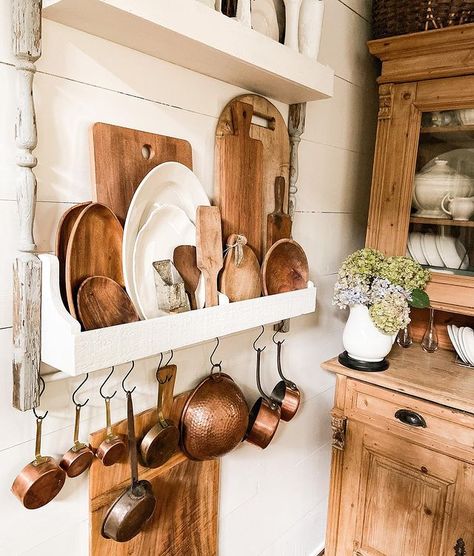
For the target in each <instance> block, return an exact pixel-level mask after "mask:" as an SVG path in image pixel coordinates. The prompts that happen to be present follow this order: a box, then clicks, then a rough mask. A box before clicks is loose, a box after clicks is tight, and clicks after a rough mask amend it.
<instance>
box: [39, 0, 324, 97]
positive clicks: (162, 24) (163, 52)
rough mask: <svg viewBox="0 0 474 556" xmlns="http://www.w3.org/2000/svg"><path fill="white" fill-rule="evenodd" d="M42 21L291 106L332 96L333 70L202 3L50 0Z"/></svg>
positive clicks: (193, 0) (180, 0) (179, 0)
mask: <svg viewBox="0 0 474 556" xmlns="http://www.w3.org/2000/svg"><path fill="white" fill-rule="evenodd" d="M43 16H44V17H45V18H46V19H50V20H52V21H56V22H58V23H62V24H64V25H67V26H69V27H74V28H76V29H79V30H81V31H85V32H86V33H90V34H91V35H95V36H97V37H101V38H103V39H107V40H109V41H112V42H115V43H118V44H121V45H123V46H127V47H129V48H133V49H134V50H137V51H140V52H144V53H145V54H149V55H151V56H154V57H156V58H160V59H162V60H166V61H167V62H171V63H173V64H177V65H179V66H182V67H185V68H188V69H191V70H193V71H196V72H198V73H201V74H204V75H208V76H210V77H214V78H216V79H219V80H221V81H225V82H226V83H230V84H233V85H237V86H239V87H242V88H244V89H247V90H249V91H252V92H255V93H259V94H261V95H264V96H268V97H270V98H272V99H275V100H279V101H281V102H285V103H287V104H294V103H299V102H307V101H312V100H318V99H322V98H328V97H331V96H332V95H333V87H334V71H333V70H332V69H331V68H329V67H328V66H324V65H322V64H320V63H319V62H317V61H316V60H312V59H310V58H308V57H306V56H303V55H302V54H299V53H298V52H295V51H293V50H291V49H290V48H288V47H286V46H284V45H282V44H280V43H278V42H276V41H273V40H272V39H270V38H268V37H266V36H264V35H262V34H260V33H258V32H256V31H254V30H252V29H249V28H246V27H244V26H243V25H241V24H240V23H238V22H237V21H235V20H233V19H230V18H228V17H226V16H225V15H223V14H221V13H219V12H217V11H214V10H212V9H209V8H208V7H206V6H205V5H204V4H202V3H200V2H197V1H196V0H80V1H79V0H43Z"/></svg>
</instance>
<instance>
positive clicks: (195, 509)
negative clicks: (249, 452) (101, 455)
mask: <svg viewBox="0 0 474 556" xmlns="http://www.w3.org/2000/svg"><path fill="white" fill-rule="evenodd" d="M188 395H189V393H186V394H180V395H179V396H176V397H175V398H174V401H173V408H172V411H171V419H172V420H173V421H174V422H175V423H178V422H179V419H180V416H181V412H182V410H183V407H184V404H185V402H186V399H187V397H188ZM124 403H125V402H124ZM156 418H157V417H156V408H153V409H150V410H148V411H145V412H143V413H140V414H138V415H137V416H136V417H135V429H136V433H137V437H138V438H140V437H141V436H143V435H144V434H145V433H146V432H147V431H148V430H149V429H150V427H151V426H153V425H154V424H155V423H156ZM114 430H115V431H117V432H118V433H121V434H125V435H126V433H127V422H126V420H125V421H121V422H120V423H118V424H117V425H116V426H114ZM105 435H106V431H105V429H102V430H100V431H97V432H95V433H93V434H91V435H90V437H89V441H90V445H91V446H92V447H93V448H97V446H98V445H99V444H100V443H101V442H102V440H103V439H104V438H105ZM139 476H140V479H146V480H147V481H150V483H151V484H152V486H153V491H154V493H155V495H156V498H157V509H156V510H155V514H154V515H153V517H152V518H151V520H150V521H149V523H148V524H147V526H146V527H145V529H144V530H143V531H142V532H141V533H140V534H139V535H137V536H136V537H135V538H134V539H132V540H131V541H129V542H126V543H116V542H114V541H112V540H110V539H104V538H103V537H102V536H101V534H100V531H101V527H102V521H103V518H104V515H105V513H106V512H107V509H108V508H109V506H110V505H111V504H112V503H113V502H114V500H115V499H116V498H117V497H118V496H119V494H120V493H121V492H122V491H123V490H124V489H126V488H127V487H128V486H129V485H130V467H129V465H128V461H124V462H120V463H118V464H116V465H114V466H112V467H104V466H103V465H102V464H101V463H100V462H99V461H98V460H96V461H94V463H93V464H92V467H91V469H90V475H89V511H90V553H91V554H107V556H128V555H129V554H137V555H139V554H140V555H143V556H146V555H150V556H151V555H153V556H184V555H188V554H189V555H194V554H196V555H197V554H203V555H204V554H205V555H206V556H215V555H216V554H217V516H218V494H219V461H218V460H211V461H202V462H195V461H190V460H188V459H187V458H186V456H184V454H182V453H181V452H179V453H177V454H175V455H174V456H173V457H172V458H171V459H170V460H169V461H168V462H167V463H166V464H165V465H163V466H162V467H158V468H157V469H147V468H145V467H142V466H140V465H139Z"/></svg>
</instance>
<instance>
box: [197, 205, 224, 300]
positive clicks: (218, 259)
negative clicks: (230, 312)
mask: <svg viewBox="0 0 474 556" xmlns="http://www.w3.org/2000/svg"><path fill="white" fill-rule="evenodd" d="M196 259H197V266H198V268H199V269H200V270H201V271H202V273H203V276H204V282H205V287H206V307H214V306H216V305H218V297H217V276H218V274H219V271H220V270H221V268H222V266H223V264H224V261H223V255H222V229H221V213H220V211H219V208H218V207H205V206H201V207H198V208H197V212H196Z"/></svg>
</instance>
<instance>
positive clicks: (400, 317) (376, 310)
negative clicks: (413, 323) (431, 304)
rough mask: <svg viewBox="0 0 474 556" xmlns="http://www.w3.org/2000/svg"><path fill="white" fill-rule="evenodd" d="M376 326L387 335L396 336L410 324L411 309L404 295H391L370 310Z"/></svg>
mask: <svg viewBox="0 0 474 556" xmlns="http://www.w3.org/2000/svg"><path fill="white" fill-rule="evenodd" d="M369 313H370V316H371V317H372V320H373V322H374V324H375V326H376V327H377V328H378V329H379V330H380V331H381V332H384V333H385V334H395V333H396V332H398V331H399V330H400V329H401V328H406V327H407V326H408V325H409V324H410V307H409V305H408V301H407V300H406V297H405V296H404V295H403V294H402V293H398V292H397V293H396V292H394V293H389V294H387V295H386V296H385V297H384V298H383V299H382V300H381V301H377V303H374V304H373V305H371V306H370V308H369Z"/></svg>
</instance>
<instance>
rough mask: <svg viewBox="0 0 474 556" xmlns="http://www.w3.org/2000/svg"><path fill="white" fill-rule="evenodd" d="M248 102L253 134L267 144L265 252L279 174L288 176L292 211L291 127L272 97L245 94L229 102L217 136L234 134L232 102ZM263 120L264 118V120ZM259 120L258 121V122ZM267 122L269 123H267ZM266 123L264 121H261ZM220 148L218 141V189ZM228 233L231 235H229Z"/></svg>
mask: <svg viewBox="0 0 474 556" xmlns="http://www.w3.org/2000/svg"><path fill="white" fill-rule="evenodd" d="M237 102H244V103H246V104H250V105H251V106H252V107H253V114H254V116H255V117H257V118H258V120H257V119H256V118H254V121H255V123H252V124H251V125H250V137H251V138H252V139H258V140H259V141H261V143H262V145H263V153H264V156H263V179H262V185H263V187H262V196H263V199H262V207H263V214H262V219H263V220H262V244H261V249H262V254H264V253H265V251H266V233H267V232H266V217H267V214H269V213H270V212H271V211H272V210H273V207H274V203H275V201H274V183H275V178H276V177H277V176H283V178H284V179H285V184H286V185H285V191H284V192H283V201H284V204H283V209H284V211H285V212H286V211H288V190H289V189H288V188H289V185H288V184H289V167H290V143H289V135H288V129H287V126H286V123H285V120H284V119H283V116H282V115H281V114H280V111H279V110H278V109H277V108H276V106H274V105H273V104H272V103H271V102H270V101H269V100H267V99H266V98H264V97H262V96H259V95H241V96H238V97H236V98H234V99H233V100H231V102H229V104H227V106H226V107H225V108H224V110H223V111H222V113H221V115H220V117H219V121H218V123H217V129H216V137H222V136H224V135H232V134H233V133H234V126H233V122H232V106H233V105H235V103H237ZM262 120H263V121H262ZM257 122H258V123H257ZM265 123H266V125H265ZM260 124H262V125H260ZM219 148H220V146H219V144H218V142H217V141H216V172H215V175H216V189H217V190H219V184H218V181H219V171H218V164H219V162H218V159H217V151H218V149H219ZM225 237H227V236H225Z"/></svg>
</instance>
